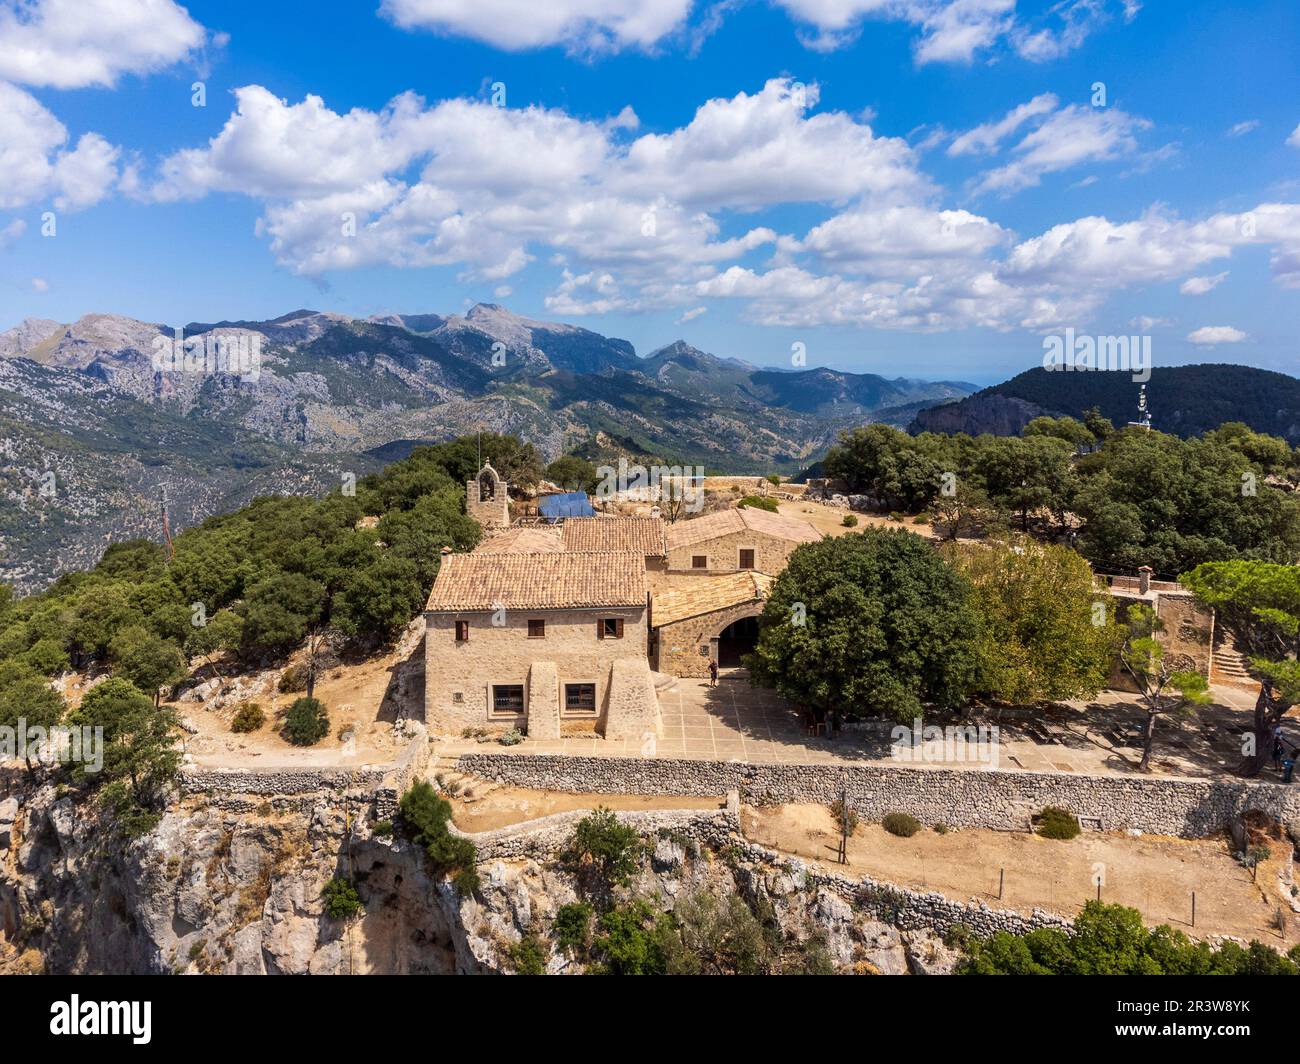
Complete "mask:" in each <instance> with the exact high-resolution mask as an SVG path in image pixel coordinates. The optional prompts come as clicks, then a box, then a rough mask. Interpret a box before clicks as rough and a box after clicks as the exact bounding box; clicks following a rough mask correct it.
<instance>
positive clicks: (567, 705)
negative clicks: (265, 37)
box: [564, 683, 596, 713]
mask: <svg viewBox="0 0 1300 1064" xmlns="http://www.w3.org/2000/svg"><path fill="white" fill-rule="evenodd" d="M564 712H566V713H595V712H596V685H595V684H594V683H566V684H565V685H564Z"/></svg>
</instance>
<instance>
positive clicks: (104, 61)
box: [0, 0, 205, 89]
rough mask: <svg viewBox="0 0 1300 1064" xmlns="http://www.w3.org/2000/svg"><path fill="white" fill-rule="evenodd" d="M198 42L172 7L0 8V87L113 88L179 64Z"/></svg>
mask: <svg viewBox="0 0 1300 1064" xmlns="http://www.w3.org/2000/svg"><path fill="white" fill-rule="evenodd" d="M204 38H205V32H204V29H203V27H202V26H200V25H199V24H198V23H197V22H195V21H194V19H193V18H191V17H190V15H189V13H188V12H187V11H186V10H185V8H183V7H181V6H180V5H179V4H176V3H173V2H172V0H0V80H5V81H12V82H18V83H21V84H24V85H36V86H48V87H51V88H56V89H75V88H83V87H85V86H90V85H100V86H112V85H114V84H116V82H117V80H118V78H120V77H121V76H122V75H123V74H147V73H151V72H153V71H156V70H162V69H164V68H165V67H169V66H171V65H173V64H174V63H177V62H180V61H181V60H183V59H185V58H186V57H187V56H188V55H189V54H190V53H191V52H193V51H195V50H196V49H198V48H200V47H201V46H202V45H203V43H204Z"/></svg>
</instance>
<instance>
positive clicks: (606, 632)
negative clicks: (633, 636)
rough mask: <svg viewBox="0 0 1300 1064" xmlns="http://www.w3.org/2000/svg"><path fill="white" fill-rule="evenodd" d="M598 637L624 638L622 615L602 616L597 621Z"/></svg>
mask: <svg viewBox="0 0 1300 1064" xmlns="http://www.w3.org/2000/svg"><path fill="white" fill-rule="evenodd" d="M596 638H597V639H622V638H623V619H622V618H621V617H602V618H601V619H600V620H599V621H597V622H596Z"/></svg>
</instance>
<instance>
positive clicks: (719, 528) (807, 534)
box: [668, 506, 822, 550]
mask: <svg viewBox="0 0 1300 1064" xmlns="http://www.w3.org/2000/svg"><path fill="white" fill-rule="evenodd" d="M746 530H748V531H750V532H759V533H762V534H763V535H767V536H773V537H775V538H776V539H786V540H790V541H791V542H793V543H816V542H818V541H819V540H820V539H821V538H822V534H821V533H820V532H818V531H817V529H815V528H813V526H812V525H810V524H809V523H808V522H807V521H804V520H802V519H801V518H798V517H786V516H784V515H783V514H774V513H771V512H770V511H768V510H759V509H757V508H756V507H753V506H744V507H737V508H736V509H734V510H720V511H719V512H718V513H714V514H705V515H704V516H703V517H694V518H690V519H689V520H686V521H678V522H677V523H676V524H674V525H670V526H669V528H668V549H669V550H673V549H675V548H677V547H691V546H694V545H695V544H696V543H703V542H705V541H706V540H710V539H717V538H718V537H719V536H727V535H731V534H732V533H734V532H743V531H746Z"/></svg>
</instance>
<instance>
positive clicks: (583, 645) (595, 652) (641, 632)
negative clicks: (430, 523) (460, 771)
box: [424, 606, 648, 735]
mask: <svg viewBox="0 0 1300 1064" xmlns="http://www.w3.org/2000/svg"><path fill="white" fill-rule="evenodd" d="M609 617H617V618H620V619H622V621H623V638H622V639H615V638H606V639H599V638H597V635H596V624H597V622H598V621H599V620H601V619H602V618H609ZM530 619H534V620H544V621H545V622H546V634H545V635H544V636H543V637H541V638H539V639H532V638H529V635H528V622H529V620H530ZM457 620H468V621H469V626H470V627H469V639H468V640H466V641H465V642H463V643H458V642H456V621H457ZM492 620H493V615H492V613H490V612H486V611H483V612H467V613H461V614H452V613H442V612H438V613H428V614H426V615H425V638H424V653H425V681H424V690H425V721H426V722H427V724H428V726H429V730H430V731H431V732H434V733H436V734H442V735H459V734H460V733H461V732H462V731H463V730H464V729H465V728H471V727H472V728H491V727H495V728H499V729H500V730H502V731H505V730H507V729H509V728H520V729H523V728H524V727H525V726H526V725H527V722H528V714H527V712H523V713H519V714H516V715H498V714H494V713H492V712H491V710H490V707H491V688H492V686H493V685H495V684H519V685H521V686H522V687H523V688H524V705H525V706H527V705H529V704H530V701H531V693H530V690H529V688H530V684H531V681H532V679H533V677H531V676H530V671H531V668H532V665H533V663H534V662H553V663H554V670H555V676H556V678H557V682H558V685H559V686H558V691H557V698H558V699H559V711H560V716H561V723H562V725H568V724H569V723H575V724H584V725H585V727H586V728H587V729H588V730H590V729H591V728H592V727H595V726H598V725H600V724H602V723H603V722H604V718H605V711H606V708H607V703H608V695H609V682H610V670H611V667H612V666H613V664H614V662H615V661H619V660H621V659H624V658H632V659H636V660H639V661H642V662H644V661H645V660H646V647H647V645H648V638H647V630H646V610H645V608H644V607H627V606H623V607H617V608H615V607H608V608H602V609H582V610H536V611H528V610H507V611H505V615H504V617H503V620H504V622H505V623H504V624H502V625H499V626H498V625H494V624H493V623H492ZM547 673H548V675H550V670H547ZM566 683H593V684H595V685H596V713H594V714H586V715H575V714H569V713H566V712H565V710H564V685H565V684H566ZM458 697H459V701H457V698H458Z"/></svg>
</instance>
